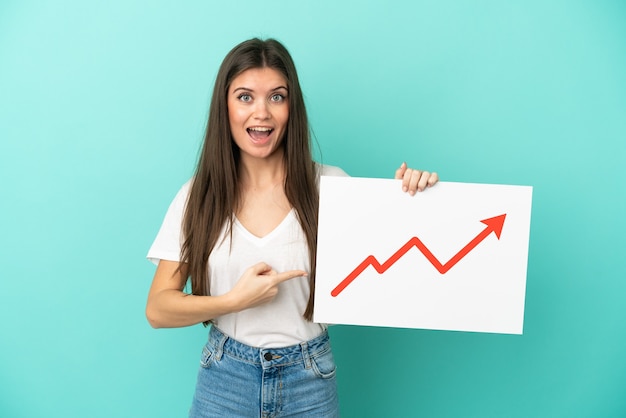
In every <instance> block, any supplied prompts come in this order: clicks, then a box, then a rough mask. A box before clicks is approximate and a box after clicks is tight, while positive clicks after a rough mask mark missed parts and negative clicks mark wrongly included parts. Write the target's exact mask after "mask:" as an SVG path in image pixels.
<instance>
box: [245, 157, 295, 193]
mask: <svg viewBox="0 0 626 418" xmlns="http://www.w3.org/2000/svg"><path fill="white" fill-rule="evenodd" d="M239 176H240V177H239V178H240V181H241V186H242V189H243V190H244V191H245V190H250V189H255V190H263V189H267V188H274V187H276V185H278V184H283V183H284V181H285V164H284V162H283V153H282V151H281V152H279V151H277V152H275V153H274V154H272V155H271V156H269V157H267V158H250V157H246V156H243V155H242V158H241V161H240V165H239Z"/></svg>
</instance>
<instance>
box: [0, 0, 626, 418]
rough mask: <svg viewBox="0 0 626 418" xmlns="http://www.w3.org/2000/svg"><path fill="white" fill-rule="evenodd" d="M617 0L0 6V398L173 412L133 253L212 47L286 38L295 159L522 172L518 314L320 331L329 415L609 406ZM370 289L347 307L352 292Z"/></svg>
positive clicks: (490, 173) (616, 393)
mask: <svg viewBox="0 0 626 418" xmlns="http://www.w3.org/2000/svg"><path fill="white" fill-rule="evenodd" d="M624 22H626V3H625V2H623V1H618V0H614V1H611V0H600V1H592V0H581V1H565V0H562V1H559V0H548V1H533V0H531V1H510V2H500V1H495V0H493V1H453V0H444V1H438V2H434V1H422V0H418V1H342V2H335V1H330V0H322V1H315V2H314V1H299V2H296V1H278V0H273V1H264V2H253V1H248V0H243V1H237V2H230V3H226V2H214V1H208V0H204V1H202V0H189V1H184V2H166V1H145V0H138V1H121V0H112V1H108V2H84V1H77V0H61V1H50V0H41V1H35V0H22V1H17V0H3V1H2V2H1V3H0V211H1V215H2V216H1V217H0V249H1V251H0V330H1V334H0V347H1V352H2V356H0V387H2V390H1V391H0V416H2V417H11V418H26V417H28V418H32V417H93V418H97V417H102V418H104V417H106V418H110V417H148V416H149V417H168V418H169V417H182V416H185V415H186V411H187V408H188V406H189V404H190V401H191V395H192V391H193V385H194V381H195V374H196V368H197V366H198V360H199V356H200V349H201V346H202V344H203V342H204V340H205V338H206V329H204V328H203V327H201V326H196V327H191V328H188V329H177V330H153V329H151V328H150V327H149V326H148V324H147V321H146V320H145V317H144V306H145V300H146V295H147V291H148V287H149V284H150V280H151V278H152V274H153V273H154V267H153V266H152V265H151V264H150V263H149V262H148V261H146V260H145V258H144V257H145V254H146V252H147V249H148V247H149V246H150V243H151V242H152V239H153V238H154V236H155V234H156V232H157V230H158V227H159V225H160V223H161V220H162V217H163V215H164V213H165V210H166V208H167V206H168V204H169V202H170V200H171V198H172V197H173V196H174V194H175V192H176V191H177V190H178V188H179V187H180V185H181V184H182V183H183V182H184V181H186V180H187V179H188V178H189V176H190V175H191V173H192V171H193V166H194V164H195V159H196V156H197V152H198V148H199V146H200V141H201V138H202V133H203V130H204V127H205V119H206V114H207V111H208V103H209V97H210V94H211V89H212V84H213V81H214V77H215V75H216V72H217V68H218V66H219V63H220V62H221V60H222V58H223V57H224V55H225V54H226V53H227V52H228V50H230V49H231V48H232V47H233V46H234V45H235V44H237V43H239V42H240V41H242V40H244V39H247V38H249V37H252V36H261V37H268V36H271V37H276V38H278V39H279V40H281V41H283V42H284V43H285V44H286V46H287V47H288V48H289V49H290V51H291V53H292V55H293V57H294V59H295V61H296V65H297V67H298V69H299V74H300V78H301V83H302V86H303V89H304V92H305V98H306V102H307V106H308V110H309V116H310V120H311V122H312V126H313V130H314V134H315V137H316V139H317V142H318V147H317V148H316V155H317V156H318V157H319V158H320V159H321V160H322V161H323V162H325V163H328V164H333V165H339V166H341V167H342V168H344V169H345V170H346V171H347V172H348V173H350V174H352V175H355V176H368V177H391V176H392V175H393V172H394V170H395V168H396V167H397V166H398V165H399V163H400V162H402V161H403V160H406V161H408V162H409V163H410V164H411V165H412V166H416V167H421V168H425V169H429V170H436V171H438V172H439V173H440V175H441V178H442V179H443V180H446V181H461V182H479V183H496V184H521V185H532V186H533V187H534V193H533V215H532V226H531V240H530V253H529V266H528V280H527V296H526V315H525V327H524V335H522V336H511V335H490V334H478V333H460V332H456V333H455V332H442V331H425V330H406V329H404V330H403V329H391V328H370V327H348V326H337V327H333V329H332V338H333V344H334V347H335V351H336V359H337V363H338V367H339V375H338V376H339V390H340V397H341V403H342V415H343V416H344V417H348V418H350V417H356V418H367V417H435V418H439V417H455V418H456V417H481V418H482V417H520V418H522V417H523V418H526V417H546V418H547V417H567V418H575V417H580V418H582V417H615V418H617V417H623V416H626V396H624V388H625V387H626V362H625V361H624V352H626V303H625V302H624V300H625V298H626V262H625V257H624V255H623V253H624V249H625V246H624V235H625V234H626V221H625V220H624V214H625V213H626V196H625V187H624V181H625V180H626V176H625V175H624V170H623V167H624V159H625V157H626V77H625V74H626V25H625V23H624ZM374 307H375V302H373V308H374Z"/></svg>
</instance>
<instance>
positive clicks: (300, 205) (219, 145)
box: [181, 38, 319, 324]
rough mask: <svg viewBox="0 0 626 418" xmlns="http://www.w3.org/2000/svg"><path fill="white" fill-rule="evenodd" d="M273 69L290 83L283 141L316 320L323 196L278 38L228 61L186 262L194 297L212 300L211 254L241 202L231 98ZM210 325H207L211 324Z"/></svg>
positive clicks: (190, 216) (247, 46)
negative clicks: (249, 75)
mask: <svg viewBox="0 0 626 418" xmlns="http://www.w3.org/2000/svg"><path fill="white" fill-rule="evenodd" d="M263 67H269V68H272V69H274V70H277V71H278V72H280V73H281V74H282V75H283V76H284V77H285V79H286V80H287V88H288V91H289V119H288V121H287V129H286V131H285V134H284V135H285V136H284V138H283V141H282V144H283V145H282V146H283V148H284V153H283V155H284V157H283V158H284V164H285V172H286V175H285V184H284V188H285V194H286V196H287V199H289V203H290V204H291V206H292V207H293V208H294V209H295V211H296V214H297V216H298V220H299V222H300V225H301V227H302V229H303V231H304V234H305V236H306V240H307V245H308V248H309V258H310V271H309V289H310V294H309V302H308V305H307V307H306V311H305V312H304V313H303V315H304V317H305V318H306V319H307V320H311V319H312V317H313V297H314V290H315V258H316V257H315V252H316V244H317V211H318V204H319V196H318V190H317V183H316V169H315V163H314V162H313V158H312V154H311V138H310V132H309V124H308V118H307V114H306V108H305V105H304V98H303V97H302V90H301V89H300V82H299V81H298V74H297V73H296V67H295V65H294V63H293V60H292V58H291V56H290V54H289V52H288V51H287V49H286V48H285V47H284V46H283V45H282V44H281V43H280V42H278V41H276V40H274V39H267V40H261V39H256V38H255V39H250V40H247V41H244V42H242V43H241V44H239V45H237V46H236V47H234V48H233V49H232V50H231V51H230V52H229V53H228V54H227V55H226V57H225V58H224V61H223V62H222V65H221V66H220V69H219V72H218V74H217V77H216V80H215V87H214V89H213V96H212V99H211V108H210V110H209V120H208V124H207V128H206V134H205V137H204V144H203V147H202V151H201V154H200V158H199V161H198V165H197V168H196V172H195V175H194V179H193V182H192V185H191V190H190V193H189V198H188V201H187V207H186V210H185V215H184V218H183V234H184V236H185V241H184V243H183V245H182V249H181V261H182V262H183V263H186V264H187V267H188V270H187V271H188V274H189V277H190V278H191V291H192V293H193V294H194V295H208V294H209V288H210V286H209V281H210V277H209V274H208V268H207V266H208V261H209V254H210V253H211V251H212V250H213V248H214V247H215V245H216V244H217V240H218V238H219V236H220V233H221V231H222V228H223V227H224V225H227V226H228V228H229V230H230V228H231V227H232V222H233V217H234V212H235V210H236V207H237V204H238V202H239V198H240V196H239V178H238V167H239V163H240V157H239V148H238V147H237V145H236V144H235V143H234V141H233V139H232V135H231V132H230V124H229V118H228V106H227V94H228V89H229V87H230V84H231V82H232V80H233V79H234V78H235V77H237V76H238V75H239V74H241V73H242V72H244V71H246V70H249V69H252V68H263ZM205 324H206V323H205Z"/></svg>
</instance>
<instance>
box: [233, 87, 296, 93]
mask: <svg viewBox="0 0 626 418" xmlns="http://www.w3.org/2000/svg"><path fill="white" fill-rule="evenodd" d="M280 89H284V90H287V91H289V89H288V88H287V87H285V86H278V87H274V88H273V89H271V90H270V91H276V90H280ZM239 90H243V91H254V89H251V88H250V87H245V86H241V87H237V88H235V89H234V90H233V93H235V92H236V91H239Z"/></svg>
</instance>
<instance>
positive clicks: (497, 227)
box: [330, 213, 506, 297]
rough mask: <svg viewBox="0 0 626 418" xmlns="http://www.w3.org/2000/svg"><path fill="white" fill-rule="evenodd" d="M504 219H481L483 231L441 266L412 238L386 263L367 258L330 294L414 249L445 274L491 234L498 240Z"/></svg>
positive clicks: (380, 268)
mask: <svg viewBox="0 0 626 418" xmlns="http://www.w3.org/2000/svg"><path fill="white" fill-rule="evenodd" d="M504 218H506V213H504V214H502V215H498V216H494V217H493V218H488V219H483V220H482V221H481V222H482V223H484V224H485V225H487V227H486V228H485V229H483V230H482V231H481V232H480V233H479V234H478V235H476V236H475V237H474V239H472V240H471V241H470V242H469V243H468V244H467V245H466V246H465V247H463V248H461V250H460V251H459V252H458V253H456V254H455V255H454V256H453V257H452V258H451V259H450V260H448V261H447V262H446V263H445V264H441V262H440V261H439V260H438V259H437V257H435V256H434V255H433V253H432V252H431V251H430V250H429V249H428V248H427V247H426V245H424V243H423V242H422V241H421V240H420V239H419V238H417V237H413V238H411V239H410V240H408V241H407V243H406V244H404V245H403V246H402V247H401V248H400V249H399V250H398V251H396V252H395V253H394V254H393V255H392V256H391V257H389V259H388V260H387V261H385V262H384V263H382V264H380V262H379V261H378V259H376V257H374V256H373V255H369V256H367V258H365V260H363V261H362V262H361V264H359V265H358V266H357V267H356V268H355V269H354V270H353V271H352V273H350V274H348V276H347V277H346V278H345V279H343V280H342V281H341V283H339V284H338V285H337V287H335V288H334V289H333V290H332V291H331V292H330V294H331V295H332V296H333V297H335V296H337V295H339V294H340V293H341V292H342V291H343V290H344V289H345V288H346V287H347V286H348V285H349V284H350V283H352V282H353V281H354V279H356V278H357V277H358V276H359V274H361V273H363V271H364V270H365V269H366V268H368V267H369V266H372V267H374V269H375V270H376V271H377V272H378V273H379V274H382V273H384V272H385V271H387V269H389V267H391V266H392V265H394V264H395V262H396V261H398V260H399V259H400V258H401V257H402V256H403V255H404V254H406V253H407V251H409V250H410V249H411V248H413V247H416V248H417V249H418V250H420V251H421V252H422V254H424V256H425V257H426V259H427V260H428V261H430V263H431V264H432V265H433V266H434V267H435V268H436V269H437V271H438V272H439V273H441V274H445V273H446V272H447V271H448V270H450V269H451V268H452V267H453V266H454V265H455V264H456V263H458V262H459V261H461V259H462V258H463V257H465V256H466V255H467V254H468V253H469V252H470V251H472V250H473V249H474V248H476V246H477V245H478V244H480V243H481V242H482V241H483V240H484V239H485V238H487V237H488V236H489V234H491V233H492V232H493V233H494V234H495V235H496V238H498V239H500V234H501V233H502V227H503V226H504Z"/></svg>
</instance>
